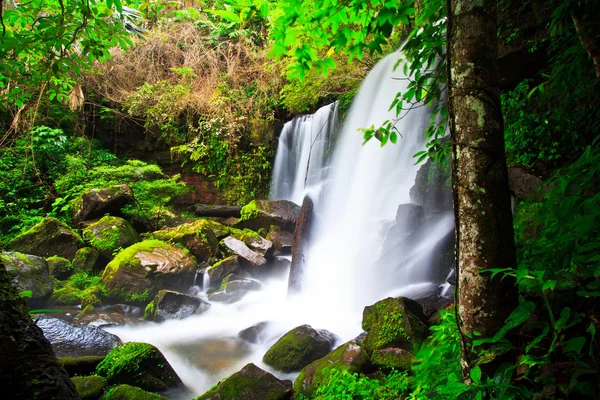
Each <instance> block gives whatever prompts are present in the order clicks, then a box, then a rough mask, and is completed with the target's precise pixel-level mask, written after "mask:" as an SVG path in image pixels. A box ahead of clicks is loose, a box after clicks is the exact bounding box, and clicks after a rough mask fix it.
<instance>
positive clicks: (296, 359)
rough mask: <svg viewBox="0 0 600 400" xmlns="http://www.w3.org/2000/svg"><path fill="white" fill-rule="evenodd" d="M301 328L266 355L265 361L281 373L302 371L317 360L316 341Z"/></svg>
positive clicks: (274, 346) (286, 336)
mask: <svg viewBox="0 0 600 400" xmlns="http://www.w3.org/2000/svg"><path fill="white" fill-rule="evenodd" d="M301 328H303V327H298V328H296V329H293V330H291V331H290V332H288V333H286V334H285V335H284V336H283V337H282V338H281V339H279V340H278V341H277V342H276V343H275V344H274V345H273V346H272V347H271V348H270V349H269V350H268V351H267V352H266V353H265V355H264V357H263V361H264V362H265V363H266V364H267V365H270V366H272V367H273V368H275V369H277V370H279V371H283V372H291V371H298V370H300V369H302V368H303V367H304V366H306V365H307V364H309V363H310V362H311V361H313V360H314V359H315V358H317V357H314V353H315V350H316V349H315V339H314V338H313V337H311V336H310V335H308V334H303V333H302V332H301ZM322 355H323V354H321V356H322ZM318 357H320V356H318ZM311 358H312V359H311Z"/></svg>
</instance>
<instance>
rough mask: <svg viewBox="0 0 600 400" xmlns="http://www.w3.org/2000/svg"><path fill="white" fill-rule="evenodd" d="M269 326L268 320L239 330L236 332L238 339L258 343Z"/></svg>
mask: <svg viewBox="0 0 600 400" xmlns="http://www.w3.org/2000/svg"><path fill="white" fill-rule="evenodd" d="M268 326H269V323H268V322H266V321H265V322H259V323H258V324H256V325H253V326H251V327H249V328H246V329H244V330H241V331H240V332H239V333H238V336H239V338H240V339H242V340H245V341H246V342H249V343H259V342H262V340H263V339H264V333H265V330H266V329H267V327H268Z"/></svg>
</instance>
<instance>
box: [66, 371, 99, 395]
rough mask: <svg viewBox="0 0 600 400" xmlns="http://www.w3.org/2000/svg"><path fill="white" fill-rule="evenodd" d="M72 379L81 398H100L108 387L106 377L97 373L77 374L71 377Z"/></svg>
mask: <svg viewBox="0 0 600 400" xmlns="http://www.w3.org/2000/svg"><path fill="white" fill-rule="evenodd" d="M71 381H73V383H74V384H75V388H76V389H77V393H79V395H80V396H81V400H98V399H99V398H100V396H102V393H103V392H104V388H106V381H105V380H104V378H102V377H100V376H97V375H90V376H77V377H74V378H71Z"/></svg>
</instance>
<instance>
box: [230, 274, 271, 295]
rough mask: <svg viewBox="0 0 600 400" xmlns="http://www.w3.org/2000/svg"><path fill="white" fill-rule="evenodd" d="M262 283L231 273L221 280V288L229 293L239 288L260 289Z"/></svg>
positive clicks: (245, 289) (246, 289) (247, 289)
mask: <svg viewBox="0 0 600 400" xmlns="http://www.w3.org/2000/svg"><path fill="white" fill-rule="evenodd" d="M261 287H262V285H261V284H260V282H258V281H255V280H253V279H247V278H242V277H241V276H238V275H234V274H229V275H227V276H226V277H225V278H223V280H222V281H221V289H222V290H225V292H227V293H231V292H235V291H238V290H244V291H249V290H260V288H261Z"/></svg>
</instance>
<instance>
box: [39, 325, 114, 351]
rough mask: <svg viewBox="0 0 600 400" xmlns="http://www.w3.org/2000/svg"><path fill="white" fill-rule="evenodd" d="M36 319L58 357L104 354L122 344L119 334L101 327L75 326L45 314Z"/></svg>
mask: <svg viewBox="0 0 600 400" xmlns="http://www.w3.org/2000/svg"><path fill="white" fill-rule="evenodd" d="M35 321H36V323H37V326H39V327H40V328H41V329H42V332H44V336H45V337H46V339H47V340H48V341H49V342H50V344H51V345H52V348H53V349H54V352H55V353H56V355H57V357H80V356H104V355H106V354H108V353H109V352H110V351H111V350H112V349H113V348H115V347H116V346H118V345H120V344H121V340H120V339H119V338H118V337H117V336H115V335H113V334H111V333H108V332H106V331H104V330H102V329H100V328H94V327H87V326H86V327H79V326H74V325H71V324H69V323H67V322H65V321H63V320H62V319H58V318H51V317H47V316H43V315H41V316H38V317H36V318H35Z"/></svg>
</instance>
